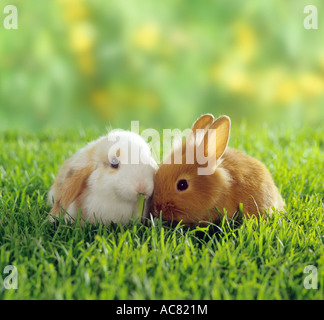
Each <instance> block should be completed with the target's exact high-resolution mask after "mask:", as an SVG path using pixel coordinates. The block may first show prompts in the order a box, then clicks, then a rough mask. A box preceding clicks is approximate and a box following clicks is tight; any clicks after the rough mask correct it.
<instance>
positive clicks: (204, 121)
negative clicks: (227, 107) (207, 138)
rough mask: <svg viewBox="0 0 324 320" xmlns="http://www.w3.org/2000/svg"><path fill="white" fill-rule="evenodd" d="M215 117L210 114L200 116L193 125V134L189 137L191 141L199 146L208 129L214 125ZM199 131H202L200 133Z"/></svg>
mask: <svg viewBox="0 0 324 320" xmlns="http://www.w3.org/2000/svg"><path fill="white" fill-rule="evenodd" d="M213 121H214V116H213V115H212V114H210V113H206V114H203V115H202V116H200V117H199V118H198V119H197V120H196V121H195V122H194V124H193V125H192V128H191V134H190V135H189V137H188V140H189V141H193V142H195V143H196V144H199V143H200V142H201V141H202V139H203V137H204V133H205V131H206V129H207V128H208V127H209V126H210V125H211V124H212V123H213ZM197 130H201V131H200V132H199V131H198V134H197Z"/></svg>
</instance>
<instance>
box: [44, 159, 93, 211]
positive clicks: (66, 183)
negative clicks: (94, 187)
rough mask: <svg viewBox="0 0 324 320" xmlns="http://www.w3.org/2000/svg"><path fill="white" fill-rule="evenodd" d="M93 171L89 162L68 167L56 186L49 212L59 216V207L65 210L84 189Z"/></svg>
mask: <svg viewBox="0 0 324 320" xmlns="http://www.w3.org/2000/svg"><path fill="white" fill-rule="evenodd" d="M92 171H93V165H92V164H91V163H89V164H88V165H87V166H85V167H82V168H73V167H71V168H69V170H67V172H66V175H65V177H64V179H63V182H62V184H61V185H59V186H57V187H58V191H57V195H56V199H55V203H54V206H53V208H52V210H51V212H50V214H51V215H52V216H56V217H58V216H59V213H60V211H61V208H63V209H64V210H67V209H68V207H69V205H70V204H71V203H73V202H74V201H75V200H76V199H77V198H78V197H79V196H80V195H81V193H82V192H83V191H84V189H85V188H86V186H87V180H88V178H89V176H90V174H91V173H92Z"/></svg>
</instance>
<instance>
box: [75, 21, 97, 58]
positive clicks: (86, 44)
mask: <svg viewBox="0 0 324 320" xmlns="http://www.w3.org/2000/svg"><path fill="white" fill-rule="evenodd" d="M94 41H95V32H94V29H93V27H92V25H90V24H89V23H85V22H79V23H77V24H75V25H73V26H72V27H71V30H70V44H71V47H72V49H73V50H74V51H75V52H77V53H82V52H85V51H90V50H91V49H92V47H93V45H94Z"/></svg>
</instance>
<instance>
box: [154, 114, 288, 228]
mask: <svg viewBox="0 0 324 320" xmlns="http://www.w3.org/2000/svg"><path fill="white" fill-rule="evenodd" d="M230 126H231V121H230V118H229V117H227V116H221V117H219V118H218V119H216V120H215V119H214V117H213V115H211V114H205V115H202V116H201V117H200V118H199V119H198V120H197V121H196V122H195V123H194V124H193V127H192V132H191V134H190V135H189V137H188V138H187V140H186V143H183V144H182V146H181V145H180V146H179V147H178V148H175V149H173V151H172V152H171V154H170V156H169V157H167V158H166V159H165V160H164V162H163V163H162V164H161V166H160V167H159V169H158V171H157V173H156V175H155V177H154V191H153V196H152V200H151V212H152V213H153V215H155V216H159V215H160V212H162V218H163V219H164V220H169V221H170V220H173V221H180V220H182V222H184V223H188V224H192V223H198V222H199V221H212V222H217V221H219V219H220V216H219V213H220V214H221V215H223V214H225V213H226V214H227V217H229V218H231V217H233V216H234V215H235V213H236V212H238V209H239V204H240V203H242V204H243V215H244V216H246V217H249V216H251V215H262V216H266V215H265V214H264V213H265V212H266V213H267V214H269V215H270V214H271V212H272V210H273V209H277V210H283V208H284V201H283V199H282V197H281V195H280V193H279V191H278V189H277V187H276V185H275V183H274V181H273V179H272V177H271V174H270V172H269V171H268V170H267V169H266V167H265V166H264V165H263V164H262V163H261V162H260V161H258V160H256V159H254V158H252V157H250V156H248V155H246V154H244V153H242V152H241V151H238V150H235V149H231V148H228V147H227V144H228V140H229V135H230ZM211 129H215V130H211ZM216 133H217V134H216ZM189 146H191V148H192V147H193V148H192V149H193V150H194V154H195V156H194V157H193V158H194V159H193V161H191V164H190V163H188V162H190V161H186V160H188V159H187V158H188V153H187V151H188V148H189ZM179 148H182V149H180V150H179ZM199 150H203V152H200V153H199ZM176 152H179V153H178V154H180V158H181V157H182V162H181V164H176V163H179V162H177V161H175V154H176ZM200 154H201V155H200ZM202 157H205V158H206V159H207V161H208V163H205V164H201V163H203V161H202ZM207 167H209V168H211V170H210V172H208V173H209V174H206V173H205V174H201V173H202V170H204V169H207Z"/></svg>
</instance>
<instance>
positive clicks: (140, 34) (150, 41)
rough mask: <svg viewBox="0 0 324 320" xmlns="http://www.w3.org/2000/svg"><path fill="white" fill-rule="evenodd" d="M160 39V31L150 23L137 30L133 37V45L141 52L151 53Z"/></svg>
mask: <svg viewBox="0 0 324 320" xmlns="http://www.w3.org/2000/svg"><path fill="white" fill-rule="evenodd" d="M159 38H160V29H159V28H158V27H157V26H156V25H155V24H152V23H149V24H146V25H144V26H142V27H140V28H139V29H137V30H136V31H135V32H134V34H133V36H132V42H133V44H134V45H135V46H136V47H138V48H140V49H143V50H147V51H151V50H153V49H155V48H156V46H157V44H158V41H159Z"/></svg>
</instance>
